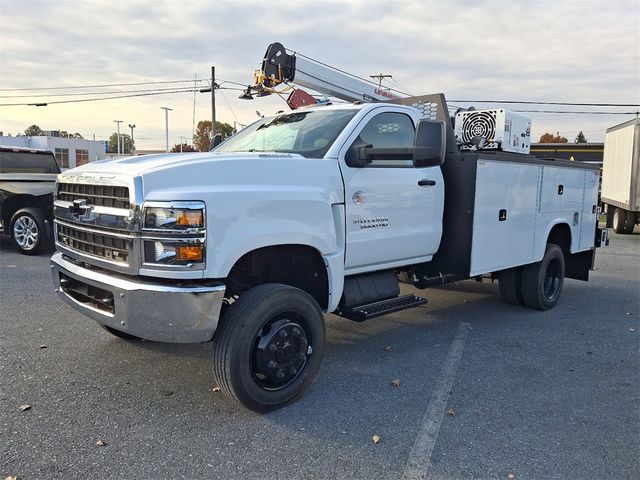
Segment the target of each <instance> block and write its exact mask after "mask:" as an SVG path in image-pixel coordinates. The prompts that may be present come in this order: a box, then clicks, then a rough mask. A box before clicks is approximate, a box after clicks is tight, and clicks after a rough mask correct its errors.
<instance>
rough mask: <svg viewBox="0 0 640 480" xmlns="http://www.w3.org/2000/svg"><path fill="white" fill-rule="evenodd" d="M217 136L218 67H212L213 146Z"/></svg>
mask: <svg viewBox="0 0 640 480" xmlns="http://www.w3.org/2000/svg"><path fill="white" fill-rule="evenodd" d="M215 136H216V67H214V66H212V67H211V144H213V139H214V137H215Z"/></svg>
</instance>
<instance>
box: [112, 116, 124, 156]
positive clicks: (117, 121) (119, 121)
mask: <svg viewBox="0 0 640 480" xmlns="http://www.w3.org/2000/svg"><path fill="white" fill-rule="evenodd" d="M114 122H115V123H116V124H117V125H118V156H120V124H121V123H122V120H114Z"/></svg>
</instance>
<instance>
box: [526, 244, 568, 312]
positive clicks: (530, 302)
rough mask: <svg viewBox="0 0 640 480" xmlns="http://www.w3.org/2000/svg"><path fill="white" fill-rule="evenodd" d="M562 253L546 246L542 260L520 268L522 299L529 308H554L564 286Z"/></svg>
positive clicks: (556, 246)
mask: <svg viewBox="0 0 640 480" xmlns="http://www.w3.org/2000/svg"><path fill="white" fill-rule="evenodd" d="M564 273H565V264H564V252H563V251H562V248H560V247H559V246H558V245H555V244H553V243H549V244H547V248H546V250H545V253H544V257H542V260H541V261H540V262H537V263H533V264H531V265H525V266H524V267H522V298H523V300H524V304H525V305H526V306H527V307H529V308H535V309H537V310H549V309H551V308H553V307H555V305H556V303H558V300H559V299H560V294H561V293H562V286H563V285H564Z"/></svg>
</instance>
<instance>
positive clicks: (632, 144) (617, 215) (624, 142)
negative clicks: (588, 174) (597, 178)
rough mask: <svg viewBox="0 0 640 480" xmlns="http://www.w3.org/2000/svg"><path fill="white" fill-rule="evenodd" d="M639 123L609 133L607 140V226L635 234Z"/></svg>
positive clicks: (639, 217) (639, 201) (639, 199)
mask: <svg viewBox="0 0 640 480" xmlns="http://www.w3.org/2000/svg"><path fill="white" fill-rule="evenodd" d="M639 178H640V119H638V118H634V119H633V120H630V121H628V122H625V123H621V124H620V125H616V126H614V127H611V128H609V129H607V132H606V134H605V137H604V164H603V171H602V203H603V205H606V209H607V226H609V227H613V229H614V230H615V232H616V233H632V232H633V229H634V227H635V225H636V224H637V223H640V187H639V186H638V179H639Z"/></svg>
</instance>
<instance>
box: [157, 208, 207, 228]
mask: <svg viewBox="0 0 640 480" xmlns="http://www.w3.org/2000/svg"><path fill="white" fill-rule="evenodd" d="M183 205H184V206H183ZM144 228H145V229H151V230H156V229H163V230H178V231H183V230H189V229H192V228H204V204H203V203H202V202H189V203H177V204H175V205H174V204H171V206H155V205H154V206H149V207H146V208H145V210H144Z"/></svg>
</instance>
